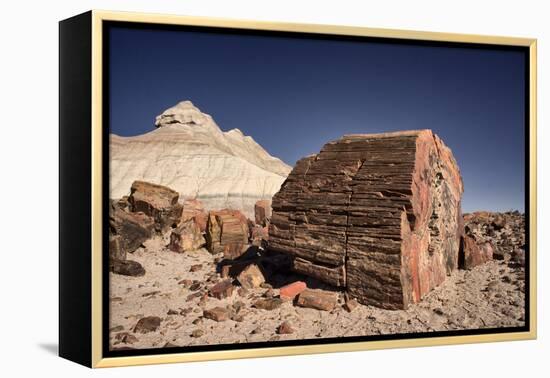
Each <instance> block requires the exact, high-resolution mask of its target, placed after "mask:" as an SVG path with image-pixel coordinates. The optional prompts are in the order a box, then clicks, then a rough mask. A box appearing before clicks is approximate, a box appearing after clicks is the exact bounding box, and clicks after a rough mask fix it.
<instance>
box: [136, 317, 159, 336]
mask: <svg viewBox="0 0 550 378" xmlns="http://www.w3.org/2000/svg"><path fill="white" fill-rule="evenodd" d="M160 322H161V320H160V318H159V317H158V316H147V317H145V318H141V319H140V320H139V321H138V322H137V324H136V325H135V327H134V333H149V332H154V331H156V330H157V328H158V327H159V326H160Z"/></svg>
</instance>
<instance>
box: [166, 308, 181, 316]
mask: <svg viewBox="0 0 550 378" xmlns="http://www.w3.org/2000/svg"><path fill="white" fill-rule="evenodd" d="M179 314H180V313H179V311H176V310H172V309H169V310H168V312H167V313H166V315H179Z"/></svg>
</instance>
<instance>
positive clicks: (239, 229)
mask: <svg viewBox="0 0 550 378" xmlns="http://www.w3.org/2000/svg"><path fill="white" fill-rule="evenodd" d="M248 237H249V229H248V220H247V219H246V217H245V216H244V215H243V214H242V213H241V212H240V211H238V210H229V209H224V210H219V211H211V212H210V213H209V215H208V222H207V224H206V248H207V249H208V251H210V253H214V254H215V253H220V252H223V251H224V248H225V246H226V245H229V244H239V243H240V244H243V245H244V244H247V243H248Z"/></svg>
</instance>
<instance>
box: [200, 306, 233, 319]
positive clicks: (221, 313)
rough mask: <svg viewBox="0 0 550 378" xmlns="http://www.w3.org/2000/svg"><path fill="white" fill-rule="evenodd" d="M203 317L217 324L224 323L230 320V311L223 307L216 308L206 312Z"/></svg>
mask: <svg viewBox="0 0 550 378" xmlns="http://www.w3.org/2000/svg"><path fill="white" fill-rule="evenodd" d="M203 316H204V317H205V318H206V319H211V320H214V321H216V322H223V321H226V320H227V319H229V311H228V310H227V309H226V308H223V307H214V308H211V309H209V310H204V312H203Z"/></svg>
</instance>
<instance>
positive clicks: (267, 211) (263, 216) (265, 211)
mask: <svg viewBox="0 0 550 378" xmlns="http://www.w3.org/2000/svg"><path fill="white" fill-rule="evenodd" d="M270 219H271V201H270V200H260V201H258V202H256V204H255V205H254V220H255V221H256V224H257V225H260V226H267V225H268V224H269V220H270Z"/></svg>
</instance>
